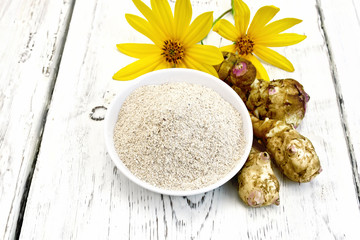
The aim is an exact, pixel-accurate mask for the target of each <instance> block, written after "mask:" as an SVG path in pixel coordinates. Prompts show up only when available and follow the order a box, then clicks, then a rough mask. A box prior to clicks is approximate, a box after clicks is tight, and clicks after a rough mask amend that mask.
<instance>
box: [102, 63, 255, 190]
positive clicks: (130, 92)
mask: <svg viewBox="0 0 360 240" xmlns="http://www.w3.org/2000/svg"><path fill="white" fill-rule="evenodd" d="M252 138H253V133H252V125H251V120H250V117H249V114H248V111H247V109H246V107H245V105H244V103H243V102H242V100H241V99H240V97H239V96H238V95H237V94H236V93H235V92H234V91H233V90H232V89H231V88H230V87H229V86H228V85H227V84H225V83H224V82H223V81H221V80H220V79H218V78H216V77H214V76H211V75H209V74H207V73H203V72H200V71H196V70H191V69H179V68H173V69H164V70H159V71H154V72H151V73H148V74H145V75H142V76H141V77H139V78H137V79H136V80H134V81H133V82H132V84H129V85H128V86H125V87H124V88H123V89H121V91H120V92H119V93H118V94H117V95H116V97H115V98H114V100H113V101H112V103H111V104H110V106H109V108H108V110H107V113H106V116H105V143H106V147H107V151H108V153H109V155H110V157H111V159H112V161H113V162H114V164H115V165H116V167H117V168H118V169H119V170H120V171H121V172H122V173H123V174H124V175H125V176H126V177H128V178H129V179H130V180H131V181H133V182H134V183H136V184H138V185H140V186H142V187H144V188H146V189H148V190H151V191H154V192H158V193H161V194H166V195H176V196H188V195H194V194H199V193H204V192H207V191H210V190H213V189H215V188H217V187H219V186H221V185H223V184H224V183H226V182H227V181H229V180H230V179H231V178H232V177H234V176H235V175H236V173H237V172H238V171H239V170H240V169H241V168H242V166H243V165H244V163H245V161H246V159H247V157H248V155H249V152H250V148H251V145H252Z"/></svg>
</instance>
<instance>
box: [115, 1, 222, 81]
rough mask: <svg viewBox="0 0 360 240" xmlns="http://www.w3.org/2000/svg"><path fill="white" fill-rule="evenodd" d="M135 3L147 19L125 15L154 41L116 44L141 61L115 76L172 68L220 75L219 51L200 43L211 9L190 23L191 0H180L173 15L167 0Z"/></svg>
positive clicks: (207, 29) (209, 23)
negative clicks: (216, 69)
mask: <svg viewBox="0 0 360 240" xmlns="http://www.w3.org/2000/svg"><path fill="white" fill-rule="evenodd" d="M133 3H134V4H135V6H136V7H137V9H138V10H139V11H140V12H141V13H142V14H143V15H144V17H145V18H146V20H145V19H143V18H141V17H138V16H136V15H132V14H126V15H125V17H126V20H127V21H128V23H129V24H130V25H131V26H132V27H133V28H134V29H135V30H137V31H139V32H140V33H142V34H144V35H145V36H146V37H148V38H149V39H150V40H151V41H152V42H153V43H154V44H139V43H124V44H117V45H116V46H117V48H118V49H119V50H120V51H121V52H122V53H124V54H126V55H128V56H130V57H134V58H139V59H140V60H137V61H135V62H133V63H131V64H129V65H127V66H126V67H124V68H122V69H120V70H119V71H118V72H117V73H115V75H114V76H113V79H115V80H131V79H134V78H136V77H138V76H140V75H142V74H144V73H147V72H150V71H154V70H159V69H164V68H172V67H178V68H191V69H197V70H200V71H204V72H207V73H210V74H212V75H214V76H218V75H217V72H216V71H215V69H214V67H213V65H216V64H219V63H221V62H222V61H223V56H222V54H221V52H220V50H219V49H218V48H217V47H215V46H208V45H199V44H197V43H198V42H199V41H200V40H201V39H203V38H204V37H205V36H206V35H207V34H208V33H209V32H210V30H211V27H212V21H213V13H212V12H206V13H203V14H201V15H199V16H198V17H197V18H196V19H194V21H193V22H192V23H191V24H190V22H191V17H192V7H191V3H190V0H177V1H176V3H175V11H174V15H173V13H172V11H171V8H170V5H169V3H168V1H167V0H151V8H149V7H148V6H147V5H145V4H144V3H143V2H142V1H140V0H133Z"/></svg>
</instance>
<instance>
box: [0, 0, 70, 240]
mask: <svg viewBox="0 0 360 240" xmlns="http://www.w3.org/2000/svg"><path fill="white" fill-rule="evenodd" d="M71 10H72V1H46V0H39V1H33V0H30V1H22V0H15V1H13V0H3V1H1V4H0V33H1V34H0V42H1V44H0V64H1V72H0V112H1V118H0V166H1V167H0V239H8V238H13V237H14V236H15V232H16V231H17V230H20V229H18V228H17V222H18V218H19V212H20V207H21V205H22V203H25V202H26V197H24V193H25V195H26V191H27V190H26V187H28V186H26V185H27V183H29V181H30V180H31V175H32V174H31V173H32V167H33V163H34V159H35V158H36V154H37V151H38V146H39V139H40V136H41V134H42V128H43V125H44V117H45V116H46V112H47V107H48V103H49V98H50V96H51V92H52V88H53V85H54V80H55V78H56V74H57V66H58V63H59V59H60V55H61V52H62V49H63V43H64V37H65V33H66V30H67V25H68V22H69V16H70V14H71ZM27 181H28V182H27Z"/></svg>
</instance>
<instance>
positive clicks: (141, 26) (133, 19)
mask: <svg viewBox="0 0 360 240" xmlns="http://www.w3.org/2000/svg"><path fill="white" fill-rule="evenodd" d="M125 18H126V20H127V22H128V23H129V24H130V25H131V26H132V27H133V28H134V29H135V30H136V31H138V32H140V33H141V34H144V35H145V36H146V37H148V38H149V39H150V40H151V41H153V42H154V43H155V44H156V45H158V46H159V47H161V46H162V44H163V42H162V41H161V39H160V37H159V36H158V35H156V33H154V31H153V28H152V26H151V25H150V24H149V22H148V21H146V20H145V19H143V18H141V17H138V16H136V15H133V14H125Z"/></svg>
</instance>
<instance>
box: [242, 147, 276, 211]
mask: <svg viewBox="0 0 360 240" xmlns="http://www.w3.org/2000/svg"><path fill="white" fill-rule="evenodd" d="M238 183H239V190H238V193H239V196H240V198H241V199H242V200H243V201H244V203H245V204H247V205H249V206H251V207H262V206H268V205H271V204H276V205H279V204H280V201H279V189H280V186H279V181H278V180H277V178H276V176H275V174H274V172H273V170H272V168H271V161H270V156H269V154H268V153H266V152H260V151H259V150H257V149H255V148H254V147H253V148H252V149H251V151H250V155H249V158H248V160H247V161H246V163H245V165H244V167H243V168H242V169H241V171H240V172H239V175H238Z"/></svg>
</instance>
